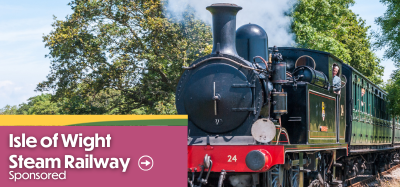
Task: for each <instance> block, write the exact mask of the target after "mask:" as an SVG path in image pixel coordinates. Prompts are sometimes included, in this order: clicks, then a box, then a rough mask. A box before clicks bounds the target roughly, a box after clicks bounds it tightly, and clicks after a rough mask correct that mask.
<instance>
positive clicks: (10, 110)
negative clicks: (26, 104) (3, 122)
mask: <svg viewBox="0 0 400 187" xmlns="http://www.w3.org/2000/svg"><path fill="white" fill-rule="evenodd" d="M17 110H18V107H17V106H16V105H14V106H10V105H6V106H5V107H4V108H1V109H0V115H15V114H17Z"/></svg>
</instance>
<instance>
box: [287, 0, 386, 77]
mask: <svg viewBox="0 0 400 187" xmlns="http://www.w3.org/2000/svg"><path fill="white" fill-rule="evenodd" d="M353 4H354V0H336V1H333V0H299V2H298V4H297V5H296V7H295V9H294V11H293V13H292V15H291V16H292V18H293V24H292V31H293V32H294V33H295V35H296V42H297V44H298V47H303V48H308V49H314V50H321V51H326V52H330V53H332V54H333V55H335V56H337V57H338V58H340V59H342V60H343V61H344V62H345V63H348V64H349V65H351V66H352V67H354V68H355V69H357V70H359V71H360V72H361V73H362V74H364V75H365V76H367V77H368V78H369V79H370V80H371V81H373V82H374V83H375V84H380V83H382V79H381V76H382V75H383V67H382V66H380V64H379V63H380V59H379V58H377V57H376V55H375V54H374V53H373V51H372V50H371V42H370V39H371V37H370V36H368V34H367V31H368V29H369V26H365V21H364V20H362V19H361V18H357V15H356V14H354V13H353V12H352V11H351V10H350V9H349V7H350V6H351V5H353Z"/></svg>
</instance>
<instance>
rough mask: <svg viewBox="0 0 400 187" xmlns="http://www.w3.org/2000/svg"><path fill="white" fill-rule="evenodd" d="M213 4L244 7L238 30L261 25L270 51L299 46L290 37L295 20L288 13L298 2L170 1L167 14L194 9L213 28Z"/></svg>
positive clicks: (243, 0) (251, 0)
mask: <svg viewBox="0 0 400 187" xmlns="http://www.w3.org/2000/svg"><path fill="white" fill-rule="evenodd" d="M213 3H233V4H236V5H238V6H241V7H243V9H242V10H240V11H239V12H238V14H237V16H236V27H237V28H239V27H241V26H242V25H244V24H248V23H254V24H257V25H260V26H261V27H262V28H264V29H265V31H266V32H267V34H268V45H269V47H272V46H274V45H276V46H278V47H292V46H294V45H295V41H294V34H293V33H290V25H291V21H292V20H291V18H290V17H288V16H286V15H285V13H287V12H289V11H292V9H293V7H294V5H295V3H296V0H250V1H249V0H248V1H246V0H230V1H229V2H223V1H217V0H169V1H168V5H167V11H168V12H169V13H172V14H173V15H175V16H178V15H182V13H183V12H184V11H185V9H186V7H187V6H190V7H192V8H193V9H194V10H195V11H196V17H197V18H199V19H200V20H202V21H204V22H206V23H208V24H210V25H211V22H212V16H211V13H210V12H209V11H208V10H206V7H207V6H210V5H211V4H213ZM237 28H236V29H237Z"/></svg>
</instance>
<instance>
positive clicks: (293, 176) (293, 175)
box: [288, 166, 300, 187]
mask: <svg viewBox="0 0 400 187" xmlns="http://www.w3.org/2000/svg"><path fill="white" fill-rule="evenodd" d="M299 170H300V168H299V167H298V166H297V167H292V168H291V169H290V170H289V171H288V173H289V181H290V186H291V187H298V186H299V182H300V179H299V177H300V173H299V172H300V171H299Z"/></svg>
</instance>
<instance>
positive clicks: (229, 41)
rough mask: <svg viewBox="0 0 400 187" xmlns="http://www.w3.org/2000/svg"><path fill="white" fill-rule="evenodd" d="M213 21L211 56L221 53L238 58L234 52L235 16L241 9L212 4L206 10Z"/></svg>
mask: <svg viewBox="0 0 400 187" xmlns="http://www.w3.org/2000/svg"><path fill="white" fill-rule="evenodd" d="M206 9H207V10H208V11H210V12H211V14H212V17H213V18H212V19H213V27H212V29H213V50H212V54H217V53H223V54H229V55H234V56H238V54H237V52H236V44H235V40H236V14H237V13H238V12H239V10H241V9H242V7H240V6H237V5H235V4H230V3H217V4H212V5H211V6H208V7H207V8H206Z"/></svg>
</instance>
